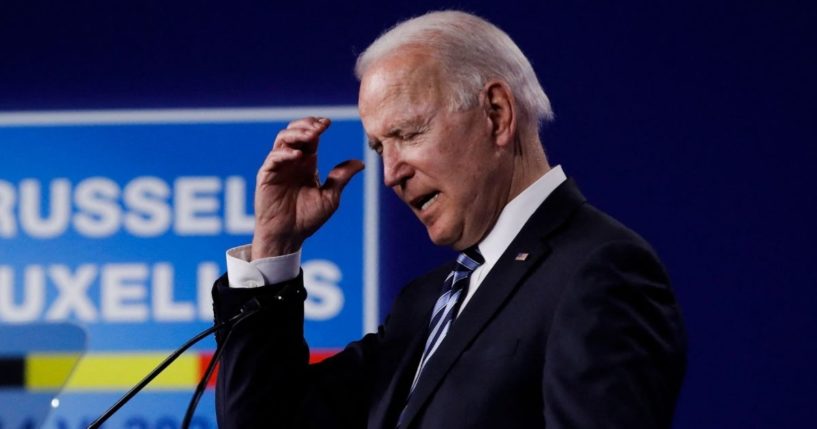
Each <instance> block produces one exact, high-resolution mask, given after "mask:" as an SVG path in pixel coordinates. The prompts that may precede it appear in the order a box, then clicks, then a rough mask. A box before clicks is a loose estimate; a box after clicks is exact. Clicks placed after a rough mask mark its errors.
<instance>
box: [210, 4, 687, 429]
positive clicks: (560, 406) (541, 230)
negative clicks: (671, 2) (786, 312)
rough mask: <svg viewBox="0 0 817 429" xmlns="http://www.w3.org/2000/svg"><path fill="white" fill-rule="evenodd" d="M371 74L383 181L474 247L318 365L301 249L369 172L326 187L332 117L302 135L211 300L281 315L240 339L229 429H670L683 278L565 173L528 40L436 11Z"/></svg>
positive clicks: (336, 178) (295, 135)
mask: <svg viewBox="0 0 817 429" xmlns="http://www.w3.org/2000/svg"><path fill="white" fill-rule="evenodd" d="M356 72H357V75H358V77H359V78H360V80H361V84H360V96H359V108H360V115H361V119H362V121H363V125H364V128H365V130H366V134H367V135H368V138H369V141H370V145H371V147H372V149H374V150H375V151H377V152H378V153H379V154H380V155H381V156H382V160H383V175H384V182H385V184H386V185H387V186H389V187H390V188H392V189H393V190H394V192H395V193H396V194H397V196H398V197H399V198H400V199H402V200H403V201H404V202H405V203H406V204H407V205H408V207H409V209H410V210H412V211H413V212H414V213H415V214H416V216H417V217H418V219H419V220H420V221H421V222H422V223H423V224H424V225H425V227H426V229H427V231H428V235H429V237H430V238H431V240H432V241H433V242H434V243H435V244H437V245H442V246H450V247H452V248H454V249H456V250H457V251H462V252H463V253H462V254H461V256H460V257H459V258H458V261H457V263H456V264H454V265H453V268H452V264H450V263H448V264H446V265H445V266H443V267H441V268H439V269H437V270H435V271H433V272H431V273H428V274H427V275H425V276H423V277H421V278H419V279H416V280H415V281H413V282H412V283H410V284H409V285H407V286H406V287H405V288H404V289H403V291H402V293H401V294H400V296H399V297H398V299H397V300H396V302H395V304H394V306H393V308H392V310H391V313H390V316H389V318H388V319H387V321H386V322H385V323H384V324H383V326H381V327H380V329H379V331H378V332H377V333H376V334H369V335H367V336H365V337H364V338H363V339H361V340H360V341H357V342H355V343H352V344H350V345H349V346H348V347H347V348H346V349H345V350H344V351H342V352H341V353H339V354H338V355H337V356H335V357H333V358H330V359H328V360H327V361H324V362H323V363H321V364H318V365H312V366H309V365H308V364H307V357H308V349H307V347H306V345H305V342H304V340H303V335H302V324H303V307H302V305H303V299H304V296H305V292H304V290H303V281H302V277H301V275H300V274H299V269H298V264H299V258H300V248H301V246H302V244H303V243H304V241H305V240H306V238H307V237H308V236H309V235H311V234H312V233H314V232H315V231H316V230H317V229H318V228H319V227H320V226H321V225H322V224H323V222H325V221H326V220H327V219H328V217H329V216H330V215H331V214H332V212H333V211H334V210H335V209H336V208H337V207H338V204H339V201H340V194H341V191H342V189H343V187H344V185H345V184H346V183H347V182H348V181H349V180H350V178H351V177H352V176H353V175H354V174H355V173H357V172H358V171H360V170H361V169H362V168H363V165H362V163H361V162H359V161H347V162H345V163H342V164H340V165H338V166H337V167H335V168H334V169H333V170H332V171H331V172H330V173H329V175H328V178H327V179H326V181H325V182H324V183H323V184H321V183H320V182H319V179H318V176H317V172H316V160H317V153H318V139H319V136H320V135H321V133H322V132H323V131H325V130H326V128H327V127H328V126H329V125H330V122H329V120H328V119H325V118H305V119H301V120H298V121H294V122H292V123H290V124H289V126H288V127H287V129H285V130H283V131H281V132H280V133H279V134H278V136H277V138H276V140H275V144H274V147H273V150H272V151H271V152H270V154H269V155H268V156H267V159H266V160H265V161H264V163H263V165H262V166H261V169H260V170H259V172H258V177H257V187H256V198H255V210H256V229H255V233H254V236H253V241H252V244H251V246H245V247H241V248H237V249H233V250H231V251H229V252H228V255H229V256H228V278H227V279H225V278H222V279H220V280H219V281H218V282H217V283H216V286H215V289H214V299H215V307H216V316H217V319H219V320H224V319H227V318H229V317H231V316H233V315H234V314H236V313H238V311H239V309H240V307H241V305H242V304H243V303H244V302H246V301H248V300H250V299H251V298H253V297H256V298H258V299H259V300H260V301H261V303H262V305H263V306H264V307H266V310H265V311H264V312H262V313H259V314H258V315H256V316H255V317H253V318H250V319H247V320H246V321H245V322H243V323H242V324H240V325H238V326H237V327H236V328H235V329H234V331H233V333H232V335H231V337H230V340H229V342H228V343H227V345H226V351H225V354H224V359H223V361H222V366H221V373H220V376H219V381H218V392H217V401H218V411H219V422H220V425H222V426H223V427H230V428H232V427H275V426H279V427H310V428H311V427H314V428H330V427H338V428H358V427H361V428H362V427H369V428H394V427H399V428H449V429H450V428H460V427H474V428H494V427H504V428H531V427H548V428H640V427H645V428H655V427H669V426H670V425H671V419H672V413H673V408H674V403H675V400H676V399H677V395H678V392H679V389H680V385H681V380H682V378H683V373H684V368H685V347H686V346H685V338H684V334H683V329H682V326H681V320H680V317H679V313H678V309H677V306H676V303H675V299H674V297H673V294H672V292H671V290H670V288H669V281H668V279H667V276H666V274H665V272H664V269H663V268H662V266H661V264H660V262H659V261H658V258H657V257H656V256H655V254H654V253H653V251H652V250H651V249H650V247H649V245H648V244H647V243H645V242H644V241H643V240H642V239H641V238H640V237H638V236H637V235H636V234H635V233H633V232H631V231H630V230H628V229H627V228H625V227H624V226H622V225H621V224H619V223H617V222H616V221H615V220H613V219H611V218H610V217H608V216H606V215H605V214H603V213H601V212H599V211H598V210H597V209H595V208H593V207H592V206H590V205H589V204H587V203H586V201H585V200H584V198H583V197H582V196H581V194H580V193H579V191H578V189H577V187H576V185H575V184H574V183H573V182H572V181H570V180H567V179H566V177H565V175H564V173H563V171H562V169H561V167H559V166H557V167H554V168H551V166H550V165H549V163H548V160H547V158H546V156H545V153H544V150H543V148H542V145H541V143H540V141H539V136H538V127H539V123H540V121H542V120H548V119H550V118H551V116H552V114H551V111H550V105H549V102H548V99H547V97H546V96H545V94H544V92H543V91H542V88H541V86H540V85H539V83H538V81H537V79H536V76H535V74H534V72H533V70H532V68H531V66H530V64H529V62H528V61H527V59H526V58H525V57H524V55H523V54H522V53H521V52H520V51H519V49H518V48H517V47H516V45H515V44H514V43H513V42H512V41H511V39H510V38H508V36H507V35H506V34H505V33H503V32H502V31H501V30H499V29H498V28H496V27H494V26H493V25H491V24H490V23H488V22H486V21H484V20H482V19H480V18H477V17H475V16H473V15H469V14H465V13H461V12H435V13H429V14H426V15H424V16H421V17H419V18H415V19H412V20H409V21H406V22H404V23H402V24H400V25H398V26H396V27H395V28H393V29H392V30H390V31H389V32H387V33H386V34H384V35H383V36H381V37H380V38H379V39H378V40H377V41H375V42H374V43H373V44H372V45H371V46H370V47H369V48H368V49H367V50H366V52H364V53H363V54H362V55H361V56H360V58H359V59H358V63H357V67H356ZM253 286H260V287H253ZM441 289H442V292H441ZM278 295H282V298H283V299H281V300H278V299H277V298H275V297H276V296H278ZM220 341H221V342H222V343H223V342H224V341H225V338H223V337H222V338H220Z"/></svg>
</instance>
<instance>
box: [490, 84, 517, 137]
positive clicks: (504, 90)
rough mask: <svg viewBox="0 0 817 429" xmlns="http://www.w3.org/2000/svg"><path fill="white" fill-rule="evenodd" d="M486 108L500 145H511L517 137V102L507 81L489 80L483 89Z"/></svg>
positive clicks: (494, 134) (492, 129)
mask: <svg viewBox="0 0 817 429" xmlns="http://www.w3.org/2000/svg"><path fill="white" fill-rule="evenodd" d="M483 94H485V109H486V113H487V114H488V119H489V120H490V121H491V131H492V133H493V136H494V139H495V141H496V144H497V145H498V146H510V145H511V144H513V142H514V140H515V139H516V134H517V132H516V103H515V101H516V100H515V99H514V97H513V93H512V92H511V88H510V87H509V86H508V84H507V83H505V82H503V81H501V80H492V81H488V83H486V84H485V87H484V89H483Z"/></svg>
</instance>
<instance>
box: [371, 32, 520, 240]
mask: <svg viewBox="0 0 817 429" xmlns="http://www.w3.org/2000/svg"><path fill="white" fill-rule="evenodd" d="M401 54H402V55H401ZM359 108H360V116H361V119H362V120H363V126H364V128H365V129H366V134H367V136H368V138H369V142H370V145H371V146H372V148H373V149H375V150H377V151H378V152H379V153H380V154H381V156H382V159H383V179H384V182H385V184H386V186H389V187H391V188H392V189H393V190H394V192H395V193H396V194H397V196H398V197H400V199H402V200H403V202H405V203H406V204H407V205H408V206H409V207H410V208H411V210H412V211H413V212H414V214H415V215H416V216H417V218H418V219H420V221H421V222H422V223H423V224H424V225H425V227H426V229H427V231H428V235H429V237H430V238H431V241H433V242H434V243H435V244H437V245H446V246H451V247H453V248H454V249H457V250H462V249H465V248H467V247H469V246H472V245H474V244H476V243H478V242H479V241H480V240H481V239H482V238H483V237H484V236H485V234H487V233H488V231H489V230H490V229H491V227H492V226H493V225H494V223H495V222H496V219H497V217H498V216H499V213H500V211H501V210H502V208H503V207H504V205H505V204H506V203H507V195H508V191H509V188H510V176H511V170H512V167H508V166H507V163H506V162H505V161H504V160H505V159H506V157H505V156H504V155H503V153H502V151H500V150H499V149H498V147H497V146H496V145H495V143H494V139H493V132H492V130H493V125H492V122H491V120H490V118H489V116H488V114H487V112H486V109H485V108H484V107H483V103H480V104H479V105H477V106H475V107H473V108H470V109H467V110H463V111H458V112H452V111H451V109H450V108H449V102H448V97H447V92H446V88H445V81H444V79H442V78H441V70H440V69H439V67H438V66H437V65H436V63H435V61H434V60H433V59H431V58H430V57H429V56H427V55H424V54H423V53H421V52H418V51H417V50H410V49H406V48H404V49H402V50H401V52H400V53H399V54H392V55H391V56H388V57H386V58H385V59H381V60H379V61H377V62H376V63H375V64H373V65H372V66H370V67H369V69H368V70H367V72H366V74H365V75H364V76H363V78H362V79H361V85H360V98H359ZM503 163H504V164H503ZM503 165H504V167H503Z"/></svg>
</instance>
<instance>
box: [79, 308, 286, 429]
mask: <svg viewBox="0 0 817 429" xmlns="http://www.w3.org/2000/svg"><path fill="white" fill-rule="evenodd" d="M278 299H281V296H280V295H279V296H278ZM261 310H262V308H261V303H260V302H259V301H258V299H257V298H253V299H251V300H250V301H248V302H247V303H246V304H244V306H242V307H241V312H240V313H238V314H236V315H235V316H233V317H232V318H231V319H230V320H227V321H225V322H221V323H219V324H217V325H214V326H211V327H209V328H207V329H206V330H204V331H202V332H200V333H199V334H198V335H196V336H195V337H193V338H191V339H190V340H188V341H187V342H186V343H184V344H183V345H182V346H181V347H179V348H178V349H176V351H174V352H173V353H171V354H170V356H168V357H167V358H165V360H164V361H162V363H160V364H159V365H158V366H157V367H156V368H154V369H153V371H151V372H150V373H149V374H148V375H147V376H145V378H143V379H142V381H140V382H139V383H138V384H136V386H133V388H131V390H130V391H128V393H126V394H125V395H124V396H122V397H121V398H119V400H118V401H116V403H115V404H113V406H111V408H109V409H108V411H106V412H105V413H104V414H102V415H101V416H99V418H97V419H96V420H94V421H93V423H91V425H90V426H88V429H98V428H99V427H100V426H102V423H105V421H106V420H108V419H109V418H110V417H111V416H112V415H113V414H114V413H116V412H117V411H118V410H119V409H120V408H122V406H123V405H125V404H126V403H127V402H128V401H130V400H131V398H133V397H134V396H136V394H137V393H139V392H140V391H141V390H142V389H144V388H145V386H147V385H148V383H150V382H151V381H153V379H154V378H156V376H158V375H159V374H160V373H161V372H162V371H164V370H165V368H167V367H168V366H169V365H170V364H171V363H173V361H175V360H176V358H178V357H179V356H181V355H182V353H184V352H185V351H187V349H189V348H190V347H192V346H193V345H194V344H196V343H197V342H199V341H201V340H202V339H203V338H205V337H207V336H208V335H210V334H212V333H213V332H216V331H220V330H222V329H225V328H229V329H230V331H229V332H228V334H227V336H226V337H225V339H224V341H223V342H222V344H221V345H219V346H218V347H216V352H215V353H214V354H213V358H212V360H211V361H210V364H209V365H208V367H207V371H206V372H205V376H204V378H203V379H202V381H200V382H199V385H198V387H197V388H196V393H195V394H194V396H193V399H192V400H191V402H190V405H189V406H188V411H187V414H189V416H188V415H185V422H186V423H187V424H188V425H189V424H190V420H191V419H192V417H193V411H194V410H195V407H196V405H197V404H198V400H199V398H200V397H201V394H202V393H203V391H204V388H206V387H207V380H208V379H209V378H210V376H211V375H212V373H213V371H214V369H215V366H216V365H215V364H216V362H217V361H218V359H219V358H220V357H221V353H222V351H223V350H224V347H223V346H224V345H225V344H226V343H227V341H228V340H229V338H230V334H232V328H233V327H235V326H236V325H238V323H240V322H242V321H244V319H246V318H248V317H250V316H252V315H254V314H256V313H258V312H259V311H261ZM199 390H201V392H199ZM182 427H187V426H182Z"/></svg>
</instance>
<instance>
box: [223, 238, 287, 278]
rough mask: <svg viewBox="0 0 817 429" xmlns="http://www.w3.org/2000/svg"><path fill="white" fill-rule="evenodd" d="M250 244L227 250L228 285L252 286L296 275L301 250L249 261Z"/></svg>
mask: <svg viewBox="0 0 817 429" xmlns="http://www.w3.org/2000/svg"><path fill="white" fill-rule="evenodd" d="M251 250H252V245H250V244H246V245H244V246H238V247H234V248H232V249H229V250H227V279H228V281H229V284H230V287H234V288H253V287H259V286H264V285H271V284H275V283H281V282H285V281H287V280H292V279H294V278H295V277H298V273H299V272H300V270H301V250H300V249H298V251H297V252H295V253H290V254H287V255H281V256H273V257H269V258H261V259H257V260H254V261H250V257H251V254H252V252H251Z"/></svg>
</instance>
